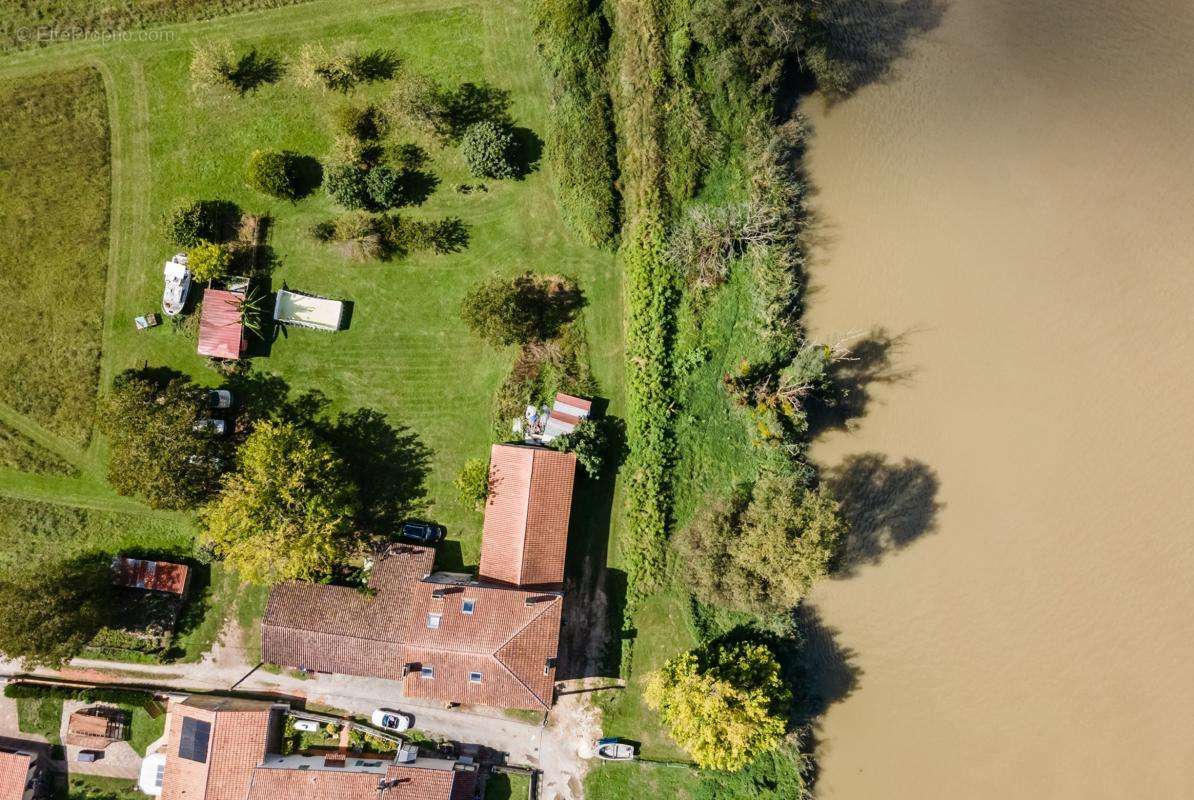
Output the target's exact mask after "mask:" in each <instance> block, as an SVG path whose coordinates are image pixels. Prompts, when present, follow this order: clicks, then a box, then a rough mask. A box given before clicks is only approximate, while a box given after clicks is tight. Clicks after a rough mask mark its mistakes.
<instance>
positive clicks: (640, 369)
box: [623, 215, 680, 603]
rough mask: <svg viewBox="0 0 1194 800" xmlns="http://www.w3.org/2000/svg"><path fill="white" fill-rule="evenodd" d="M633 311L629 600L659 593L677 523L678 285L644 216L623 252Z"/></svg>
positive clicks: (657, 226) (653, 220)
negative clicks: (674, 366) (674, 349)
mask: <svg viewBox="0 0 1194 800" xmlns="http://www.w3.org/2000/svg"><path fill="white" fill-rule="evenodd" d="M623 255H624V259H625V268H626V284H627V298H626V301H627V302H626V305H627V308H628V311H629V321H628V328H627V331H626V350H627V359H626V363H627V373H626V384H627V385H626V395H627V401H628V404H629V413H628V415H627V432H628V439H629V442H630V459H629V464H628V467H629V468H628V473H629V478H630V481H629V491H628V493H627V510H628V517H629V525H630V536H629V538H628V540H627V544H626V553H625V555H626V567H627V577H628V586H629V594H630V600H631V602H632V603H633V602H634V601H635V600H637V599H639V598H641V597H643V596H645V595H646V594H648V593H649V592H650V591H651V590H652V589H654V588H655V587H656V586H657V585H658V580H659V578H660V576H661V573H662V569H663V564H664V543H665V541H666V539H667V530H668V524H669V521H670V517H671V505H672V492H671V489H672V486H671V474H670V473H671V466H672V460H673V458H674V451H675V440H674V436H673V431H672V425H671V418H672V408H673V405H674V403H673V397H672V370H671V345H672V339H673V337H674V333H675V316H676V301H677V298H678V296H679V289H680V286H679V280H678V279H677V276H676V273H675V268H674V266H673V264H672V262H671V260H670V259H668V258H667V255H666V252H665V237H664V229H663V224H662V222H660V221H659V220H658V217H657V216H655V215H644V216H643V217H641V218H640V220H639V221H637V222H636V224H635V226H634V228H633V229H632V230H631V231H630V232H629V234H628V236H627V241H626V243H625V245H624V246H623Z"/></svg>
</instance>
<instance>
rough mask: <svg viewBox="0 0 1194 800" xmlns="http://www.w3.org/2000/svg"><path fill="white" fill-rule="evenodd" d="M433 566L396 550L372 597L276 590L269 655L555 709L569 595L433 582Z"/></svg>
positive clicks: (482, 699) (411, 689)
mask: <svg viewBox="0 0 1194 800" xmlns="http://www.w3.org/2000/svg"><path fill="white" fill-rule="evenodd" d="M434 558H435V552H434V550H432V549H431V548H426V547H417V546H414V545H404V546H401V547H398V548H395V549H394V550H393V551H392V552H391V553H390V554H389V555H388V556H386V557H385V558H382V559H381V560H379V561H378V563H377V564H376V565H375V566H374V568H373V574H372V575H371V576H370V581H369V584H370V586H371V587H372V588H373V590H374V593H373V594H372V596H370V595H368V594H366V593H364V592H361V591H358V590H356V589H351V588H348V587H344V586H324V585H319V584H310V583H301V582H298V581H292V582H289V583H284V584H281V585H279V586H277V587H275V589H274V590H273V591H272V592H271V593H270V598H269V603H268V605H267V606H266V611H265V619H264V621H263V623H262V657H263V658H264V660H265V661H267V662H269V663H273V664H283V665H286V666H291V667H301V668H305V669H310V670H315V671H317V672H334V673H339V674H343V675H362V676H368V677H377V678H386V679H389V680H404V683H405V691H406V693H407V694H408V695H411V696H417V697H430V698H436V699H441V700H446V701H451V702H457V703H470V704H477V705H489V706H497V707H501V708H529V709H540V710H541V709H544V708H547V707H549V706H550V705H551V701H552V684H553V682H554V680H555V658H556V654H557V650H558V648H559V633H560V618H561V609H562V605H563V597H562V595H561V594H560V593H559V592H543V591H538V590H527V589H519V588H515V587H509V586H499V585H490V584H484V583H479V582H477V581H472V580H470V579H469V578H468V576H461V575H448V574H445V573H437V574H432V575H429V574H428V572H429V570H430V569H431V565H432V562H433V561H434ZM424 669H428V670H430V673H429V674H425V673H424ZM404 676H405V677H404Z"/></svg>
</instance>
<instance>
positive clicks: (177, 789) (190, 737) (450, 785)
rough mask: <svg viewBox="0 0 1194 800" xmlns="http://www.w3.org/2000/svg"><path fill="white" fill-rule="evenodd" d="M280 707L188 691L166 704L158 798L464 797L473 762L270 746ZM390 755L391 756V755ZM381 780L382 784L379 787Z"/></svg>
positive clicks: (468, 791)
mask: <svg viewBox="0 0 1194 800" xmlns="http://www.w3.org/2000/svg"><path fill="white" fill-rule="evenodd" d="M282 710H283V709H282V708H280V707H278V706H275V705H273V704H271V703H267V702H262V701H257V700H240V699H228V698H216V697H191V698H188V699H187V700H185V701H183V702H181V703H177V704H175V705H174V706H172V707H171V711H170V729H169V731H168V735H169V740H168V744H167V747H166V766H165V771H164V774H163V777H162V794H161V800H183V799H184V798H185V800H378V798H379V797H381V798H383V799H384V800H471V798H472V796H473V789H474V787H475V784H476V769H475V768H474V767H468V766H466V765H463V764H458V763H457V762H453V761H447V760H443V759H422V758H416V759H415V760H414V761H413V762H411V763H404V764H396V763H388V764H387V763H385V761H384V760H377V759H363V758H357V759H352V758H348V759H345V760H343V761H341V762H340V766H336V767H328V766H327V765H326V762H325V759H324V758H323V757H310V756H283V755H279V754H276V753H270V752H269V748H270V745H271V743H272V735H271V734H272V733H273V732H274V731H273V729H274V728H275V726H277V725H280V724H281V721H280V720H279V719H278V715H279V714H280V713H281V712H282ZM391 758H393V756H391ZM382 780H384V781H385V782H386V783H385V791H384V793H381V792H379V788H381V787H380V785H379V781H382Z"/></svg>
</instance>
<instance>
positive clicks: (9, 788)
mask: <svg viewBox="0 0 1194 800" xmlns="http://www.w3.org/2000/svg"><path fill="white" fill-rule="evenodd" d="M32 765H33V756H32V755H31V754H29V753H24V752H13V751H10V750H7V749H0V800H21V799H22V798H23V797H24V796H25V787H26V786H27V785H28V784H29V767H31V766H32Z"/></svg>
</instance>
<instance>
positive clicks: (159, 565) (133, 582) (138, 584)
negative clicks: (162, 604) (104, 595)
mask: <svg viewBox="0 0 1194 800" xmlns="http://www.w3.org/2000/svg"><path fill="white" fill-rule="evenodd" d="M112 572H113V576H112V578H113V582H114V583H115V584H116V585H117V586H128V587H129V588H132V589H147V590H149V591H153V592H169V593H171V594H178V595H181V594H183V593H185V592H186V588H187V579H188V578H189V577H190V572H191V571H190V569H189V568H188V567H187V566H186V565H185V564H171V563H169V562H167V561H145V560H143V559H139V558H125V557H124V556H117V557H116V558H114V559H112Z"/></svg>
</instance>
